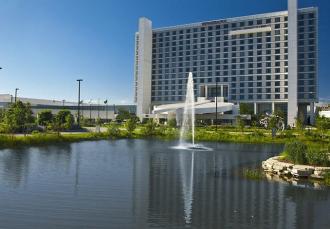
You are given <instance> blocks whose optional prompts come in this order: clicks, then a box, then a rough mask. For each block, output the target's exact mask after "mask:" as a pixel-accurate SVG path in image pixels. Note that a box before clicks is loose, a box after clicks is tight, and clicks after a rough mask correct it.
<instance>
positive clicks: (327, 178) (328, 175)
mask: <svg viewBox="0 0 330 229" xmlns="http://www.w3.org/2000/svg"><path fill="white" fill-rule="evenodd" d="M324 183H325V185H328V186H330V173H329V172H327V173H326V174H325V175H324Z"/></svg>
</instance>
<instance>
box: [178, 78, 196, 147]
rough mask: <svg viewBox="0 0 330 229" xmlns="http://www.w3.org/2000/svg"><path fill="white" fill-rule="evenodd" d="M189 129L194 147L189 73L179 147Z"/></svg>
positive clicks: (193, 103) (192, 86)
mask: <svg viewBox="0 0 330 229" xmlns="http://www.w3.org/2000/svg"><path fill="white" fill-rule="evenodd" d="M190 128H191V135H192V137H191V140H192V146H195V94H194V80H193V75H192V73H191V72H189V75H188V82H187V92H186V101H185V104H184V110H183V119H182V123H181V130H180V145H183V144H184V139H185V137H186V134H187V133H188V131H189V129H190Z"/></svg>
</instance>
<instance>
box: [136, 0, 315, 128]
mask: <svg viewBox="0 0 330 229" xmlns="http://www.w3.org/2000/svg"><path fill="white" fill-rule="evenodd" d="M134 72H135V102H136V104H137V114H138V115H139V116H141V115H143V114H150V113H151V111H152V108H153V106H154V105H160V104H168V103H179V102H181V101H183V100H184V99H185V97H184V95H185V89H186V82H187V76H188V72H192V73H193V76H194V81H195V95H196V97H207V98H212V97H216V96H221V97H224V100H225V101H228V102H232V103H235V104H237V103H246V104H249V105H250V106H251V109H254V112H255V113H264V112H272V111H275V110H277V109H279V110H282V111H283V112H284V113H285V114H286V115H287V121H288V124H289V125H294V123H295V118H296V117H298V115H304V116H305V117H307V110H312V111H313V110H314V103H315V102H317V101H318V9H317V8H315V7H311V8H303V9H298V8H297V0H288V11H281V12H273V13H265V14H258V15H251V16H243V17H235V18H228V19H220V20H213V21H206V22H198V23H192V24H185V25H177V26H171V27H165V28H157V29H153V28H152V22H151V21H150V20H149V19H147V18H140V20H139V31H138V32H137V33H136V41H135V69H134ZM216 85H218V89H217V90H216ZM216 92H217V93H218V94H217V95H216ZM311 113H313V112H311ZM310 118H311V121H312V120H313V116H312V115H311V116H310Z"/></svg>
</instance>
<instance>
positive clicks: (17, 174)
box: [0, 149, 30, 187]
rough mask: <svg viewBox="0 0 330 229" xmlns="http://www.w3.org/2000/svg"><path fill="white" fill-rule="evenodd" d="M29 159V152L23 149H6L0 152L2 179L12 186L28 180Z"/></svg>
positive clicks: (0, 173)
mask: <svg viewBox="0 0 330 229" xmlns="http://www.w3.org/2000/svg"><path fill="white" fill-rule="evenodd" d="M29 159H30V158H29V156H28V152H25V150H23V149H14V150H4V152H3V153H2V154H0V169H1V172H0V177H1V180H2V181H4V182H5V183H7V184H8V185H10V186H12V187H19V186H20V185H21V184H22V182H23V183H24V182H27V176H26V175H27V174H28V173H29V171H28V170H29V163H30V161H29Z"/></svg>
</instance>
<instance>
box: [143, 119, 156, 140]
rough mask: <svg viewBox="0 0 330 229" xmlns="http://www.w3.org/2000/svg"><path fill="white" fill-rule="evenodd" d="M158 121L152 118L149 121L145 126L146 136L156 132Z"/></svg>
mask: <svg viewBox="0 0 330 229" xmlns="http://www.w3.org/2000/svg"><path fill="white" fill-rule="evenodd" d="M156 125H157V124H156V123H155V122H154V120H153V119H152V118H151V119H149V120H148V121H147V124H146V125H145V127H144V128H143V134H144V135H145V136H153V135H155V134H156Z"/></svg>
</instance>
